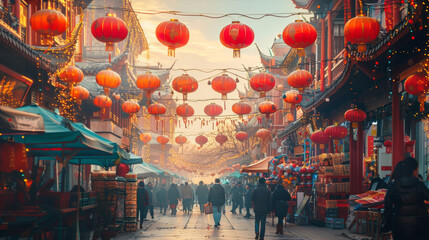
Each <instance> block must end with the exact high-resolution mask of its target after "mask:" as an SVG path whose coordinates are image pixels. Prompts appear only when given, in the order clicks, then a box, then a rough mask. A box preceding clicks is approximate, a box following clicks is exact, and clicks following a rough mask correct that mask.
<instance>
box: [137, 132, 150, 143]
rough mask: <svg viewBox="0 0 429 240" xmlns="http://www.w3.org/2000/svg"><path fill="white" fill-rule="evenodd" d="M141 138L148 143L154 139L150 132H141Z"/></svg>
mask: <svg viewBox="0 0 429 240" xmlns="http://www.w3.org/2000/svg"><path fill="white" fill-rule="evenodd" d="M139 139H140V141H142V142H143V143H144V144H147V143H148V142H150V140H152V135H150V133H141V134H140V136H139Z"/></svg>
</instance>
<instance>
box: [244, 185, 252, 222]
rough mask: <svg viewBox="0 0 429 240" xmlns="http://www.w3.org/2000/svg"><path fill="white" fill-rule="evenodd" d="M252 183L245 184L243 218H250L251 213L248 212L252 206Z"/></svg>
mask: <svg viewBox="0 0 429 240" xmlns="http://www.w3.org/2000/svg"><path fill="white" fill-rule="evenodd" d="M253 189H254V187H253V185H252V184H251V183H248V184H246V193H245V194H244V207H245V208H246V215H245V216H244V217H245V218H250V217H251V216H252V214H250V209H251V208H252V192H253Z"/></svg>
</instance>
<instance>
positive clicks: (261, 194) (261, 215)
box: [252, 177, 271, 240]
mask: <svg viewBox="0 0 429 240" xmlns="http://www.w3.org/2000/svg"><path fill="white" fill-rule="evenodd" d="M258 181H259V184H258V186H257V187H256V188H255V190H253V193H252V202H253V211H254V212H255V234H256V237H255V239H260V240H263V239H264V236H265V222H266V219H267V214H268V213H269V212H270V211H271V191H270V190H269V189H268V188H267V185H266V184H265V178H262V177H261V178H259V180H258Z"/></svg>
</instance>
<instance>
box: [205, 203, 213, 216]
mask: <svg viewBox="0 0 429 240" xmlns="http://www.w3.org/2000/svg"><path fill="white" fill-rule="evenodd" d="M204 213H205V214H212V213H213V206H212V204H211V203H206V204H204Z"/></svg>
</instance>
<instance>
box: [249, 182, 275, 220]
mask: <svg viewBox="0 0 429 240" xmlns="http://www.w3.org/2000/svg"><path fill="white" fill-rule="evenodd" d="M252 202H253V211H254V212H255V214H258V215H264V214H265V215H266V214H267V213H269V212H270V211H271V191H270V190H269V189H268V188H267V185H266V184H258V186H257V187H256V188H255V190H253V193H252Z"/></svg>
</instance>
